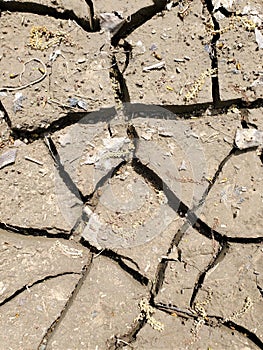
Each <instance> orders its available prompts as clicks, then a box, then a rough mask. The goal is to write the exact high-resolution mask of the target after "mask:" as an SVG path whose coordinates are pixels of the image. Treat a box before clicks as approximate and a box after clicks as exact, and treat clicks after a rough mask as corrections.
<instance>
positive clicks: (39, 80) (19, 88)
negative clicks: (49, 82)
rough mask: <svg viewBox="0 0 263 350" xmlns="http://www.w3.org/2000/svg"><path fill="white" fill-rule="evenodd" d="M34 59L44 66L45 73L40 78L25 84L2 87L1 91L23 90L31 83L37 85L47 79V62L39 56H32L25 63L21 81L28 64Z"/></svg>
mask: <svg viewBox="0 0 263 350" xmlns="http://www.w3.org/2000/svg"><path fill="white" fill-rule="evenodd" d="M32 61H37V62H39V63H40V64H42V66H43V68H44V73H43V75H42V77H40V78H38V79H36V80H34V81H31V82H30V83H28V84H25V85H21V86H15V87H2V88H0V91H17V90H22V89H25V88H27V87H29V86H31V85H35V84H37V83H40V82H41V81H42V80H43V79H45V77H46V76H47V67H46V65H45V63H44V62H42V61H41V60H40V59H39V58H31V59H30V60H28V61H26V62H25V63H24V66H23V70H22V72H21V73H20V75H19V80H20V81H21V77H22V75H23V73H24V72H25V66H26V64H27V63H29V62H32Z"/></svg>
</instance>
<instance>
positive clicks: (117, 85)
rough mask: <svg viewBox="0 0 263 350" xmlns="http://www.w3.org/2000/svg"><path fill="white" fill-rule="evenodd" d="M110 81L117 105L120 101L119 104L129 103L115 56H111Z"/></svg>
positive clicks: (128, 96)
mask: <svg viewBox="0 0 263 350" xmlns="http://www.w3.org/2000/svg"><path fill="white" fill-rule="evenodd" d="M110 80H111V82H112V86H113V90H114V91H115V94H116V98H117V104H118V102H119V101H120V102H121V103H127V102H130V101H131V99H130V95H129V91H128V87H127V85H126V81H125V78H124V77H123V74H122V73H121V71H120V69H119V67H118V63H117V59H116V56H115V55H112V61H111V69H110Z"/></svg>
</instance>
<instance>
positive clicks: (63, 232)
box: [0, 222, 69, 240]
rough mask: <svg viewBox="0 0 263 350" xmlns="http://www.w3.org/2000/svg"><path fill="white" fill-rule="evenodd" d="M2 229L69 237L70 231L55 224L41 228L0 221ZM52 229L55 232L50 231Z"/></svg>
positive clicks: (28, 233)
mask: <svg viewBox="0 0 263 350" xmlns="http://www.w3.org/2000/svg"><path fill="white" fill-rule="evenodd" d="M0 229H2V230H5V231H8V232H14V233H17V234H20V235H23V236H32V237H46V238H56V239H57V238H62V239H66V240H68V239H69V232H68V231H67V230H63V229H60V228H56V227H54V226H52V227H45V228H42V229H40V228H37V227H23V226H18V225H12V224H7V223H5V222H0ZM51 231H53V232H54V233H50V232H51ZM55 231H56V232H55Z"/></svg>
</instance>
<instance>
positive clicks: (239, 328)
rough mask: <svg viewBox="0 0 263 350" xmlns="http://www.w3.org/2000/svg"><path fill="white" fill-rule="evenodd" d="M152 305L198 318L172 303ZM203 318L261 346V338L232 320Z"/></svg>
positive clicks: (166, 310) (183, 316) (262, 344)
mask: <svg viewBox="0 0 263 350" xmlns="http://www.w3.org/2000/svg"><path fill="white" fill-rule="evenodd" d="M154 307H155V308H156V309H158V310H160V311H162V312H165V313H167V314H169V315H171V314H174V313H176V315H177V316H178V317H180V318H183V319H189V318H191V319H193V320H198V315H197V314H196V313H195V312H193V311H191V310H188V309H184V308H180V307H178V306H175V305H173V304H164V303H156V304H154ZM203 320H204V325H205V326H208V327H211V328H216V327H220V326H224V327H227V328H228V329H229V330H231V332H233V331H236V332H238V333H239V334H241V335H242V336H243V337H246V338H247V339H249V340H250V341H251V342H252V343H254V344H255V345H256V346H258V347H259V349H262V348H263V342H262V341H261V339H260V338H259V337H258V336H257V335H256V334H255V333H253V332H252V331H250V330H249V329H247V328H246V327H244V326H241V325H239V324H237V323H235V322H233V321H230V320H225V319H224V318H223V317H221V316H211V315H206V317H205V319H203Z"/></svg>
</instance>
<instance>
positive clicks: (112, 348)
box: [107, 318, 146, 350]
mask: <svg viewBox="0 0 263 350" xmlns="http://www.w3.org/2000/svg"><path fill="white" fill-rule="evenodd" d="M145 324H146V319H145V318H144V319H142V320H139V321H137V322H136V324H135V325H132V327H131V328H132V329H131V330H130V331H129V332H128V333H126V334H124V335H120V336H116V335H115V336H114V337H113V338H112V339H108V340H107V346H108V347H107V349H109V350H117V349H122V348H124V347H125V349H127V348H126V346H127V344H131V343H133V342H135V341H136V337H137V334H138V333H139V332H140V331H141V329H142V328H143V327H144V325H145ZM130 347H131V349H132V348H133V347H132V346H130Z"/></svg>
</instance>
